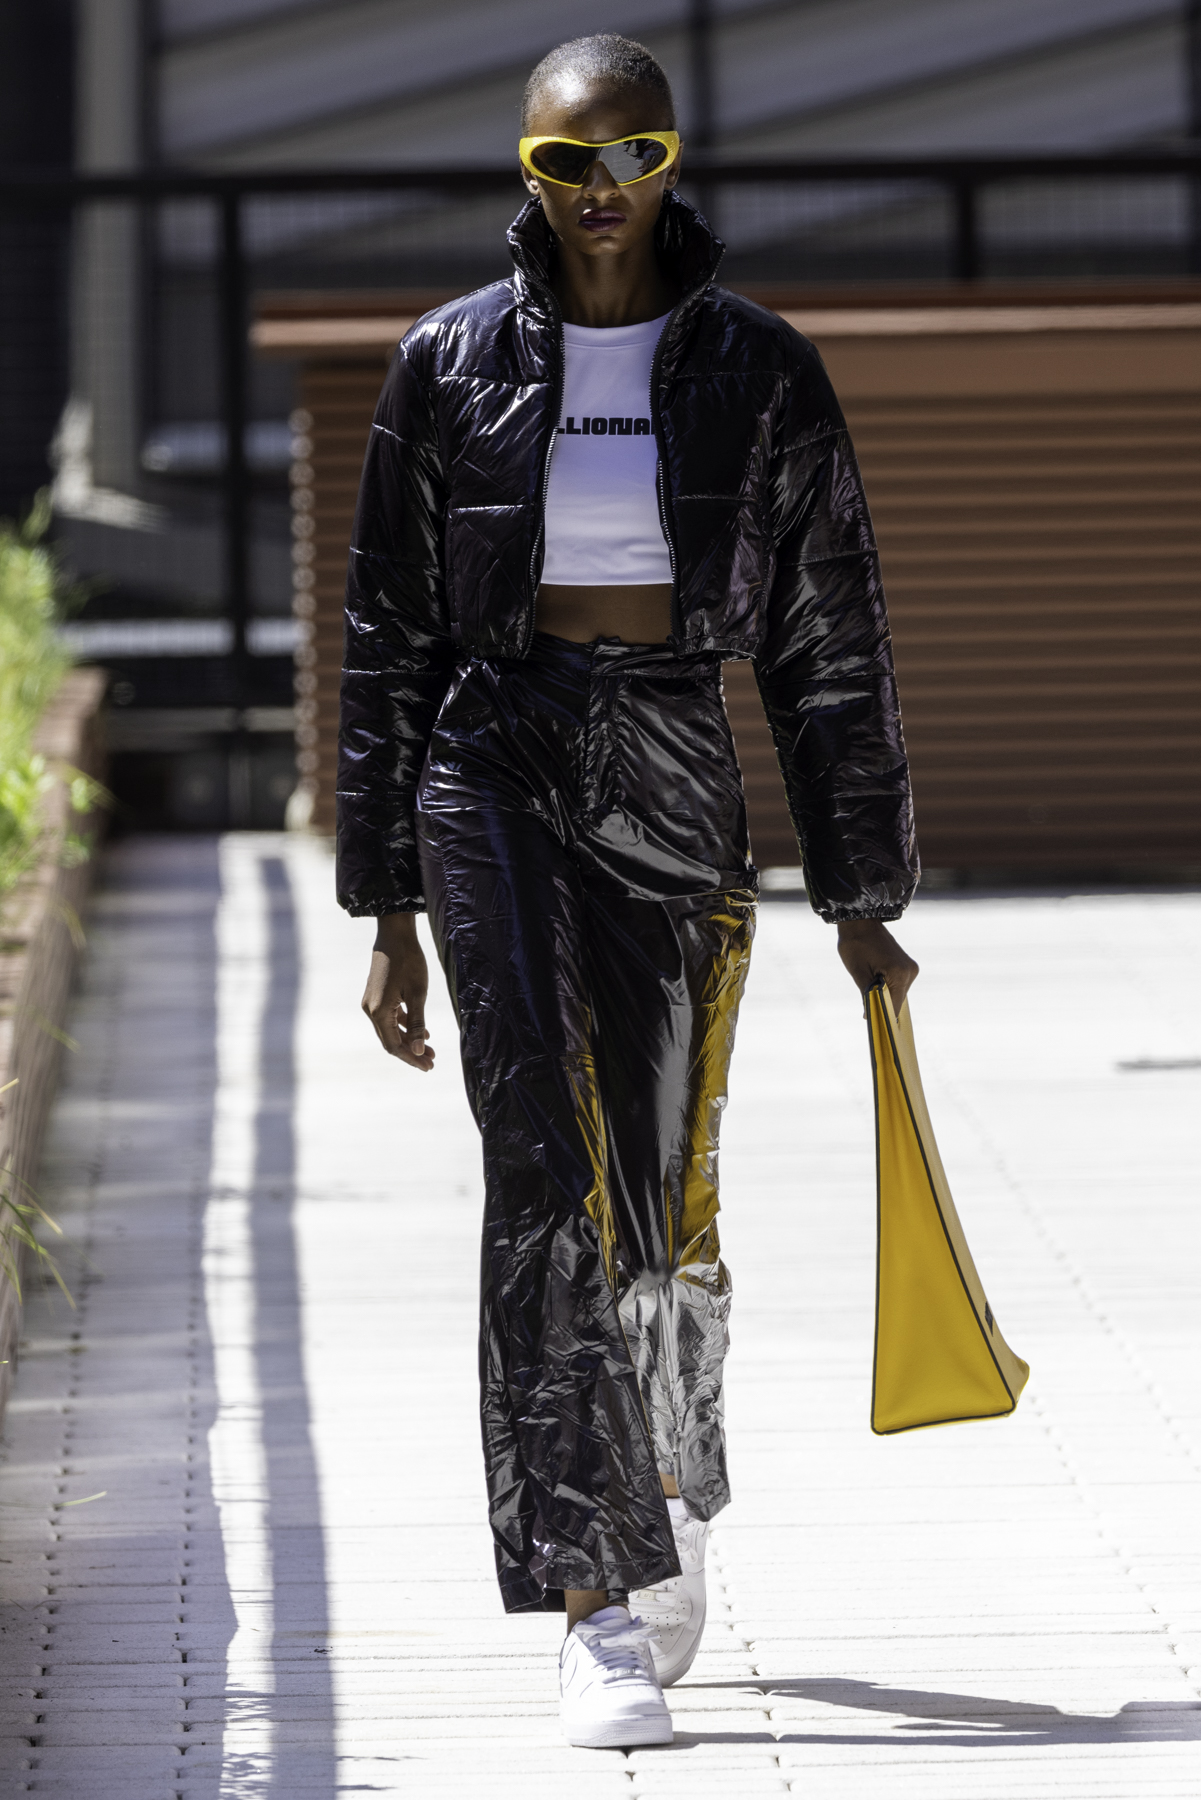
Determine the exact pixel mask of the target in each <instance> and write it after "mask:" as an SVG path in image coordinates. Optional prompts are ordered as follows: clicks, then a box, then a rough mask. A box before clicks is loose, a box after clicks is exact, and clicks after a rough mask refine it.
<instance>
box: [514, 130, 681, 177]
mask: <svg viewBox="0 0 1201 1800" xmlns="http://www.w3.org/2000/svg"><path fill="white" fill-rule="evenodd" d="M635 138H650V139H651V140H652V141H653V142H654V143H656V144H662V145H663V148H664V149H665V150H666V151H667V155H666V157H665V158H664V160H663V161H662V162H661V163H660V164H659V166H658V168H657V169H651V170H649V171H648V173H647V174H645V175H635V176H634V177H633V179H632V180H630V181H619V182H618V183H617V185H618V187H633V186H634V184H635V182H638V181H649V180H650V178H651V176H652V175H662V173H663V171H664V169H667V168H670V166H671V164H672V163H673V162H674V161H675V160H676V157H677V156H678V155H679V154H680V143H681V139H680V134H679V132H678V131H630V132H627V133H626V135H625V137H619V138H610V139H609V141H608V143H607V144H586V143H585V142H584V141H583V139H582V138H566V137H558V136H556V135H555V134H554V133H553V132H552V133H549V134H548V135H547V136H545V137H523V138H522V139H521V140H520V141H519V143H518V145H517V154H518V156H520V158H521V163H522V167H523V168H525V169H527V170H528V171H529V173H530V174H531V175H532V176H533V177H534V179H535V181H549V182H550V184H551V186H552V187H566V188H569V187H577V188H578V187H583V185H584V183H583V182H582V181H558V180H556V178H555V177H554V176H553V175H544V174H543V173H542V171H541V169H536V168H535V167H534V165H533V163H532V162H531V161H530V158H531V156H532V155H533V153H534V151H535V150H537V149H538V147H539V145H540V144H570V145H571V146H572V148H573V149H575V150H594V151H595V152H596V154H595V156H594V157H593V159H592V162H603V161H604V157H603V156H602V154H601V152H602V151H603V150H612V149H613V148H614V147H615V146H616V145H618V144H629V143H632V142H633V140H634V139H635ZM591 167H592V163H589V165H588V169H591ZM588 169H585V171H584V175H585V177H587V174H588Z"/></svg>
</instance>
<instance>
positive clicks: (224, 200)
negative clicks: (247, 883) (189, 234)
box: [220, 192, 251, 830]
mask: <svg viewBox="0 0 1201 1800" xmlns="http://www.w3.org/2000/svg"><path fill="white" fill-rule="evenodd" d="M220 315H221V317H220V328H221V422H222V425H223V427H224V430H225V464H224V470H223V474H222V497H223V500H224V525H225V611H226V616H227V617H228V619H229V625H230V631H231V634H232V640H233V641H232V644H231V646H230V665H229V666H230V678H231V679H230V689H231V692H230V699H231V702H232V704H233V708H234V732H233V738H232V741H231V744H230V756H229V822H230V824H231V826H233V828H234V829H235V830H238V829H245V828H246V827H247V826H248V825H249V824H250V822H251V805H250V744H249V737H248V733H247V730H246V708H247V706H248V705H249V702H250V693H251V688H250V659H249V654H248V650H247V642H246V638H247V625H248V622H249V618H250V494H249V491H248V482H247V471H246V399H247V394H246V389H247V379H246V376H247V369H246V358H247V349H246V332H247V282H246V257H245V251H244V247H243V243H242V202H241V196H240V194H238V193H237V192H226V193H223V194H222V196H221V281H220Z"/></svg>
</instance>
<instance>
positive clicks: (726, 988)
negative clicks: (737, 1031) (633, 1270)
mask: <svg viewBox="0 0 1201 1800" xmlns="http://www.w3.org/2000/svg"><path fill="white" fill-rule="evenodd" d="M724 899H725V910H721V911H718V912H715V913H713V914H712V916H711V918H710V920H709V924H710V925H715V926H720V927H723V928H724V929H725V931H726V933H727V937H726V947H725V954H724V955H723V956H721V957H715V958H714V961H713V966H712V969H711V971H710V976H709V982H708V985H707V988H706V991H705V993H704V994H703V995H702V996H701V999H700V1001H699V1002H698V1010H699V1009H700V1008H704V1011H705V1014H706V1018H705V1027H704V1033H703V1036H702V1037H701V1040H700V1043H699V1045H698V1047H697V1050H696V1063H697V1068H698V1070H699V1079H698V1080H696V1082H695V1089H694V1097H693V1111H692V1117H691V1119H690V1120H689V1124H688V1154H687V1158H686V1162H685V1167H684V1174H683V1184H682V1186H683V1194H682V1203H681V1207H680V1226H679V1238H680V1250H679V1253H678V1255H677V1249H676V1226H675V1220H674V1219H673V1217H672V1209H671V1195H670V1193H669V1192H666V1191H665V1192H664V1196H663V1208H664V1214H665V1220H664V1222H665V1225H666V1233H665V1236H666V1241H667V1266H668V1268H669V1269H674V1268H676V1267H677V1266H684V1267H686V1266H687V1265H688V1264H690V1263H715V1262H716V1261H717V1260H718V1255H719V1244H718V1234H717V1213H718V1198H717V1169H716V1160H717V1133H716V1129H715V1127H713V1126H711V1123H710V1121H711V1120H713V1119H714V1115H715V1114H716V1116H717V1118H720V1116H721V1109H722V1107H723V1106H724V1105H725V1100H726V1081H727V1078H728V1076H729V1069H730V1057H731V1054H732V1052H733V1048H734V1026H735V1022H736V1020H737V1017H738V1006H739V1002H740V1001H741V999H742V990H743V988H744V987H745V986H746V977H747V970H748V968H749V966H750V960H751V943H752V940H753V939H754V935H755V902H754V898H753V896H751V895H749V894H748V895H747V897H746V898H745V900H744V899H743V898H742V897H741V896H740V895H737V894H727V895H725V896H724Z"/></svg>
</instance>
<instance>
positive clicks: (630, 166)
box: [601, 138, 667, 187]
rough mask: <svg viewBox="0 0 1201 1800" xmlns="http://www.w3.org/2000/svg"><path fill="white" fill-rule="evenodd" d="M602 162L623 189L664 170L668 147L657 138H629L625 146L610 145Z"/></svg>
mask: <svg viewBox="0 0 1201 1800" xmlns="http://www.w3.org/2000/svg"><path fill="white" fill-rule="evenodd" d="M601 161H602V162H603V163H604V165H605V167H606V169H608V171H609V173H610V175H612V177H613V179H614V181H615V182H616V183H617V185H618V187H621V186H622V185H623V184H624V183H625V182H627V181H640V180H641V179H642V177H643V176H644V175H653V174H654V172H655V170H656V169H659V168H662V166H663V164H664V163H665V162H666V161H667V146H666V145H665V144H660V143H659V142H658V141H657V139H655V138H627V139H626V141H625V143H624V144H610V145H608V147H607V148H606V150H605V153H604V155H603V157H602V158H601Z"/></svg>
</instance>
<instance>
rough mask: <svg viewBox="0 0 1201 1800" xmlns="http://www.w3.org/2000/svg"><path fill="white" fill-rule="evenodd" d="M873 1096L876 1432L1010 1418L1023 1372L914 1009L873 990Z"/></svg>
mask: <svg viewBox="0 0 1201 1800" xmlns="http://www.w3.org/2000/svg"><path fill="white" fill-rule="evenodd" d="M868 1025H869V1030H870V1037H871V1047H872V1077H873V1080H874V1083H875V1090H876V1219H877V1231H878V1239H877V1252H876V1354H875V1364H874V1368H873V1372H872V1430H873V1431H877V1432H881V1433H887V1432H893V1431H911V1430H912V1429H913V1428H914V1427H915V1426H918V1425H950V1424H952V1423H953V1422H955V1421H956V1420H959V1419H995V1418H1000V1417H1002V1416H1003V1415H1004V1414H1005V1413H1011V1412H1012V1411H1013V1409H1014V1407H1015V1406H1016V1405H1017V1403H1018V1395H1019V1394H1020V1393H1021V1391H1022V1389H1023V1388H1024V1387H1025V1385H1026V1381H1027V1378H1028V1377H1029V1374H1030V1370H1029V1367H1028V1365H1027V1364H1026V1363H1024V1362H1023V1361H1022V1359H1021V1357H1020V1356H1015V1355H1014V1354H1013V1351H1012V1350H1011V1349H1010V1348H1009V1345H1008V1344H1007V1343H1006V1342H1005V1339H1004V1338H1003V1337H1002V1336H1001V1333H1000V1330H999V1328H998V1326H997V1321H996V1319H995V1318H994V1317H993V1311H992V1308H991V1306H990V1305H989V1304H988V1300H987V1298H986V1296H985V1293H984V1288H983V1286H982V1284H981V1281H980V1277H979V1275H978V1274H977V1273H976V1265H975V1263H974V1262H973V1261H972V1253H971V1251H970V1250H969V1249H968V1247H967V1239H966V1238H965V1237H964V1235H963V1226H962V1225H961V1224H960V1223H959V1214H958V1213H957V1212H956V1211H955V1202H954V1201H953V1200H952V1198H951V1190H950V1188H949V1187H948V1186H947V1178H946V1175H945V1174H944V1173H943V1166H942V1161H941V1159H940V1157H939V1154H938V1145H937V1144H936V1143H935V1141H934V1132H933V1129H932V1128H931V1125H930V1115H929V1113H928V1112H927V1110H926V1100H925V1096H924V1095H923V1093H922V1078H921V1076H920V1074H919V1073H918V1067H917V1052H916V1050H915V1049H914V1044H913V1027H912V1026H911V1024H910V1022H909V1006H908V1003H906V1004H905V1005H904V1006H902V1008H901V1015H900V1018H899V1019H898V1017H897V1015H896V1014H895V1013H894V1012H893V1009H892V1000H891V997H890V996H889V992H888V989H887V987H885V986H884V984H883V983H881V984H880V985H879V986H877V987H874V988H872V989H870V991H869V993H868Z"/></svg>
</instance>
